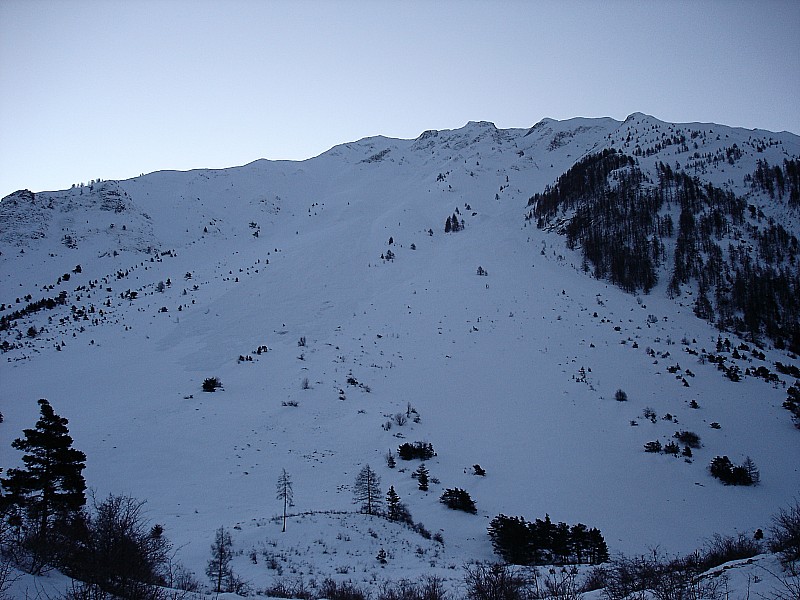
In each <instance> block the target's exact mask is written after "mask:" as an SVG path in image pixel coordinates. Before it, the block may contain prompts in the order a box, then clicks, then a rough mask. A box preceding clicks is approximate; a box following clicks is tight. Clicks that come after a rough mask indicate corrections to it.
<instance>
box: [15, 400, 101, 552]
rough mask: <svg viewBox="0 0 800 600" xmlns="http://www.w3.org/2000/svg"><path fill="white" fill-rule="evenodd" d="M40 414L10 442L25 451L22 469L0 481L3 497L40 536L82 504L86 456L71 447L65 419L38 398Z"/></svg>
mask: <svg viewBox="0 0 800 600" xmlns="http://www.w3.org/2000/svg"><path fill="white" fill-rule="evenodd" d="M39 409H40V412H41V417H40V418H39V420H38V421H37V422H36V427H35V428H34V429H25V430H23V433H24V435H25V437H24V438H18V439H16V440H14V441H13V442H12V444H11V445H12V446H13V447H14V448H16V449H17V450H21V451H22V452H25V453H26V454H25V456H23V457H22V462H23V463H24V464H25V468H22V469H9V470H8V476H7V477H6V478H4V479H3V480H2V486H3V488H4V489H5V491H6V493H7V497H6V498H5V500H6V501H7V502H8V503H9V504H10V505H12V506H14V507H16V508H17V509H19V510H20V511H21V512H22V513H24V515H25V516H27V518H28V520H29V526H30V527H32V528H33V529H35V530H36V533H37V535H38V536H40V538H41V539H44V538H46V537H47V535H48V534H49V532H50V529H51V527H52V525H53V523H54V522H56V521H58V520H66V519H68V518H69V517H70V516H72V515H74V514H76V513H77V512H78V511H79V510H80V509H81V507H82V506H83V505H84V504H86V495H85V491H86V481H85V480H84V478H83V474H82V471H83V469H84V468H85V466H86V465H85V462H86V455H85V454H84V453H83V452H81V451H80V450H76V449H74V448H73V447H72V437H71V436H70V435H69V430H68V429H67V424H68V422H69V421H67V419H65V418H63V417H60V416H58V415H57V414H56V413H55V411H53V407H52V406H50V403H49V402H48V401H47V400H45V399H44V398H42V399H41V400H39Z"/></svg>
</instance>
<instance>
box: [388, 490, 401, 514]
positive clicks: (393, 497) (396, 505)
mask: <svg viewBox="0 0 800 600" xmlns="http://www.w3.org/2000/svg"><path fill="white" fill-rule="evenodd" d="M401 507H402V503H401V502H400V496H398V495H397V492H395V491H394V486H393V485H391V486H389V491H388V492H387V493H386V518H387V519H389V520H390V521H399V520H400V516H401Z"/></svg>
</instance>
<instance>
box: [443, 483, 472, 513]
mask: <svg viewBox="0 0 800 600" xmlns="http://www.w3.org/2000/svg"><path fill="white" fill-rule="evenodd" d="M439 502H441V503H442V504H444V505H445V506H447V508H452V509H453V510H463V511H464V512H468V513H471V514H473V515H474V514H475V513H477V512H478V509H477V508H475V502H474V501H473V500H472V498H471V497H470V495H469V492H467V491H466V490H462V489H461V488H448V489H446V490H445V491H444V493H442V496H441V497H440V498H439Z"/></svg>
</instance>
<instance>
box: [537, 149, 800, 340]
mask: <svg viewBox="0 0 800 600" xmlns="http://www.w3.org/2000/svg"><path fill="white" fill-rule="evenodd" d="M746 179H747V182H749V183H750V184H751V187H752V189H753V190H754V191H756V192H763V193H766V194H768V195H769V196H770V198H776V197H777V198H778V199H779V200H781V199H783V198H784V197H786V198H787V202H788V204H789V206H790V210H792V207H794V206H797V199H798V189H799V188H798V170H797V162H796V161H794V160H791V161H789V160H786V161H784V164H783V166H777V167H773V166H770V165H769V164H767V163H766V161H759V162H758V166H757V169H756V171H755V173H753V174H752V175H748V176H747V178H746ZM528 206H529V207H530V210H529V212H528V214H527V217H526V218H527V219H529V220H531V219H536V224H537V227H538V228H540V229H544V228H555V229H556V230H557V231H558V232H559V233H562V234H564V235H565V236H566V238H567V244H568V246H569V247H570V248H578V247H580V249H581V252H582V255H583V269H584V271H587V272H589V271H591V272H592V273H593V275H594V276H595V277H597V278H599V279H607V280H609V281H611V282H612V283H614V284H615V285H618V286H619V287H621V288H622V289H624V290H626V291H628V292H631V293H636V292H638V291H643V292H644V293H649V292H650V291H651V290H652V289H653V288H654V287H655V286H656V285H657V283H658V281H659V274H666V275H668V277H669V279H668V285H667V293H668V294H669V295H670V296H671V297H675V296H679V295H681V294H682V293H684V292H688V291H691V292H692V293H693V294H695V301H694V310H695V313H696V314H697V316H699V317H701V318H703V319H706V320H709V321H712V322H714V323H716V325H717V326H718V327H720V328H721V329H725V330H731V331H736V332H737V333H740V334H743V335H746V336H748V337H749V338H750V339H751V340H753V341H756V342H757V341H759V340H760V339H761V338H762V337H764V336H766V337H767V338H769V339H770V340H772V341H773V342H774V343H775V344H776V346H778V347H779V348H783V347H788V348H789V349H790V350H792V351H794V352H798V351H800V300H798V299H800V264H798V251H799V250H800V248H798V240H797V237H796V236H795V235H794V234H792V233H791V232H789V231H787V230H786V229H785V228H784V227H783V226H782V225H781V224H780V223H777V222H775V220H774V219H772V218H767V217H766V216H765V215H764V214H763V212H762V211H760V210H759V209H757V208H756V206H754V205H752V204H750V205H749V204H748V202H747V201H746V200H745V198H743V197H740V196H736V195H735V194H734V193H733V192H731V191H726V190H723V189H721V188H719V187H716V186H714V185H712V184H710V183H702V182H701V181H700V180H699V179H697V178H695V177H692V176H690V175H688V174H687V173H686V172H685V171H681V170H677V169H673V168H671V167H670V166H669V165H666V164H664V163H661V162H659V163H658V164H657V181H655V182H653V181H652V180H651V179H650V178H649V177H648V175H647V174H646V173H645V172H644V171H643V170H642V169H641V168H640V167H639V165H638V163H637V161H636V159H634V158H633V157H630V156H626V155H624V154H622V153H620V152H615V151H614V150H604V151H603V152H601V153H599V154H592V155H589V156H587V157H586V158H584V159H583V160H581V161H580V162H578V163H577V164H576V165H575V166H573V167H572V168H571V169H569V170H568V171H567V172H566V173H564V174H563V175H561V176H560V177H559V178H558V180H557V182H556V183H555V185H553V186H548V187H547V188H546V189H545V190H544V192H542V193H540V194H535V195H534V196H532V197H531V198H530V200H529V201H528ZM675 220H677V227H676V224H675ZM670 254H671V257H670V256H669V255H670ZM670 258H671V260H670Z"/></svg>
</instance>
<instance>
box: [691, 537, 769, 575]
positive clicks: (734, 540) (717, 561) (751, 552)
mask: <svg viewBox="0 0 800 600" xmlns="http://www.w3.org/2000/svg"><path fill="white" fill-rule="evenodd" d="M763 551H764V549H763V547H762V544H761V542H759V541H758V540H757V539H755V538H752V537H749V536H747V535H745V534H743V533H740V534H739V535H738V536H736V537H733V536H722V535H719V534H716V535H715V536H714V537H713V538H711V540H709V541H708V542H706V545H705V546H704V547H703V550H702V552H701V555H700V562H701V564H702V569H703V570H704V571H708V570H709V569H713V568H714V567H718V566H720V565H723V564H725V563H727V562H730V561H732V560H741V559H743V558H751V557H753V556H756V555H758V554H761V553H762V552H763Z"/></svg>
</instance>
